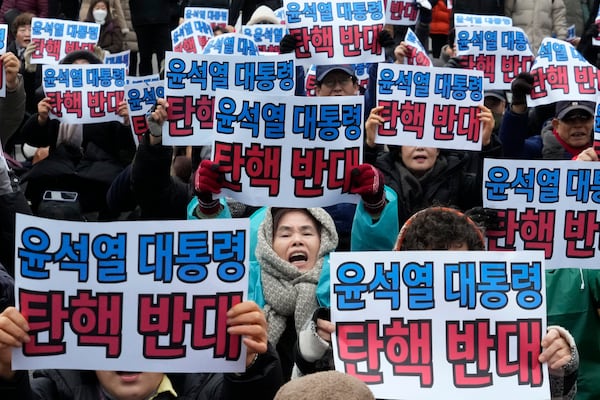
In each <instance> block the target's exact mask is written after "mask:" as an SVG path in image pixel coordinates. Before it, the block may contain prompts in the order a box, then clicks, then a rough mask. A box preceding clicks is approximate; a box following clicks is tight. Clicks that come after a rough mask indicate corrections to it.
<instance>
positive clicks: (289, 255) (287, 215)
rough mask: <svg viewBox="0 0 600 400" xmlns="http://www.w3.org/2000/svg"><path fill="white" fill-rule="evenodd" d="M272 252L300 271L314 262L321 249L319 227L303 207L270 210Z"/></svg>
mask: <svg viewBox="0 0 600 400" xmlns="http://www.w3.org/2000/svg"><path fill="white" fill-rule="evenodd" d="M271 212H272V214H273V250H274V251H275V253H276V254H277V255H278V256H279V257H281V258H282V259H284V260H287V261H289V262H290V263H291V264H292V265H294V266H295V267H296V268H298V269H299V270H300V271H308V270H309V269H311V268H312V267H314V266H315V264H316V263H317V259H318V256H319V248H320V247H321V224H320V223H319V221H317V219H316V218H315V217H313V216H312V214H310V213H309V212H308V210H306V209H303V208H280V209H272V210H271Z"/></svg>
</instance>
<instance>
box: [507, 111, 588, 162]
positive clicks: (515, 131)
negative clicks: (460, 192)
mask: <svg viewBox="0 0 600 400" xmlns="http://www.w3.org/2000/svg"><path fill="white" fill-rule="evenodd" d="M528 122H529V114H528V113H522V114H521V113H515V112H513V111H511V110H510V109H508V110H506V112H505V113H504V116H503V117H502V124H501V125H500V130H499V131H498V138H499V139H500V142H501V143H502V148H503V153H504V157H506V158H518V159H530V160H531V159H542V158H543V159H547V160H570V159H571V158H573V156H575V155H576V154H571V153H570V152H569V151H568V150H567V149H566V148H564V147H563V146H562V145H561V143H560V142H559V141H558V140H557V139H556V136H555V132H554V128H553V127H552V124H551V122H550V121H547V122H546V124H545V125H544V127H543V128H542V131H541V132H540V133H539V134H537V135H535V134H534V135H532V136H530V135H528V129H527V127H528ZM590 145H591V143H590Z"/></svg>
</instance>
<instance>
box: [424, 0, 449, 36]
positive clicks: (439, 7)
mask: <svg viewBox="0 0 600 400" xmlns="http://www.w3.org/2000/svg"><path fill="white" fill-rule="evenodd" d="M451 18H452V10H449V9H448V6H447V5H446V2H445V1H438V2H437V4H436V5H435V7H433V9H432V10H431V24H430V25H429V34H430V35H448V33H449V32H450V24H451V22H450V20H451Z"/></svg>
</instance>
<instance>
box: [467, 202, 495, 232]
mask: <svg viewBox="0 0 600 400" xmlns="http://www.w3.org/2000/svg"><path fill="white" fill-rule="evenodd" d="M465 215H466V216H467V217H469V218H471V220H473V222H475V223H476V224H477V225H479V226H481V227H483V228H485V230H486V231H497V230H499V229H500V218H498V210H495V209H493V208H486V207H473V208H470V209H468V210H467V211H465Z"/></svg>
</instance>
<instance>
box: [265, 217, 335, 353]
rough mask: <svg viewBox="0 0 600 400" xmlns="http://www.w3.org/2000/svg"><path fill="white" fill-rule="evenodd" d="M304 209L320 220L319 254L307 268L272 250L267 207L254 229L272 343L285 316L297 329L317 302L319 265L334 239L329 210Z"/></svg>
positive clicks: (277, 338)
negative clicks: (259, 222) (304, 268)
mask: <svg viewBox="0 0 600 400" xmlns="http://www.w3.org/2000/svg"><path fill="white" fill-rule="evenodd" d="M307 210H308V212H309V213H310V214H311V215H312V216H313V217H315V218H316V219H317V221H319V222H320V223H321V246H320V248H319V257H318V259H317V263H316V265H315V266H314V267H313V268H312V269H311V270H309V271H305V272H301V271H299V270H298V269H297V268H296V267H295V266H293V265H292V264H290V263H289V262H288V261H287V260H283V259H282V258H281V257H279V256H278V255H277V254H276V253H275V251H274V250H273V216H272V214H271V209H270V208H269V209H268V210H267V212H266V214H265V219H264V221H263V222H262V224H261V226H260V228H259V230H258V240H257V246H256V259H257V260H258V262H259V264H260V267H261V280H262V286H263V293H264V297H265V302H266V305H265V307H264V312H265V315H266V318H267V323H268V324H269V329H268V335H269V341H270V342H271V343H272V344H274V345H275V344H277V342H278V341H279V338H280V337H281V335H282V334H283V331H284V330H285V328H286V321H287V319H288V317H290V316H293V317H294V321H295V325H296V332H300V329H301V328H302V326H303V325H304V323H305V322H306V321H308V320H309V319H310V318H311V316H312V313H313V311H314V310H315V309H316V308H317V307H318V306H319V304H318V303H317V298H316V288H317V283H318V282H319V277H320V275H321V270H322V268H323V257H324V256H325V255H326V254H329V253H330V252H332V251H334V250H335V248H336V247H337V243H338V236H337V232H336V230H335V224H334V223H333V220H332V219H331V217H330V216H329V214H328V213H327V212H326V211H325V210H323V209H322V208H308V209H307Z"/></svg>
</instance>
